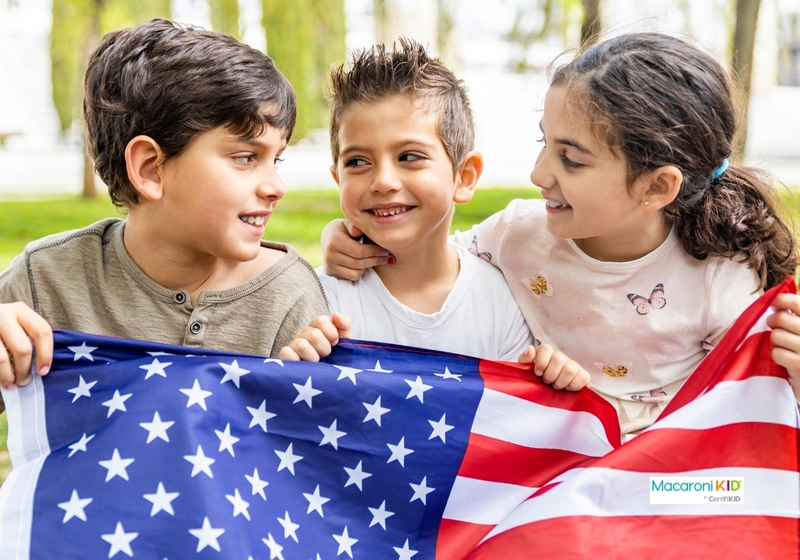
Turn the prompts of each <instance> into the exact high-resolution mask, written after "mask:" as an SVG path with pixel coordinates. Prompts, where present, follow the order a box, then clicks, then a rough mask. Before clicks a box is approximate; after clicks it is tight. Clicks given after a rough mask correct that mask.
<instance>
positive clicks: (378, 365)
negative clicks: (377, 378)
mask: <svg viewBox="0 0 800 560" xmlns="http://www.w3.org/2000/svg"><path fill="white" fill-rule="evenodd" d="M367 371H374V372H376V373H392V371H393V370H391V369H383V368H382V367H381V361H380V360H378V361H376V362H375V367H374V368H372V369H368V370H367Z"/></svg>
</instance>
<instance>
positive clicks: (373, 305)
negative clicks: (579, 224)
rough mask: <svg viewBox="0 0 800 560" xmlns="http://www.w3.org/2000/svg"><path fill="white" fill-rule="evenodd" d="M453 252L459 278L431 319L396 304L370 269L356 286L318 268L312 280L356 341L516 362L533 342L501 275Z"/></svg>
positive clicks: (478, 260) (474, 259) (427, 315)
mask: <svg viewBox="0 0 800 560" xmlns="http://www.w3.org/2000/svg"><path fill="white" fill-rule="evenodd" d="M456 249H457V250H458V257H459V259H460V262H461V269H460V271H459V273H458V278H457V279H456V282H455V284H454V285H453V289H452V290H451V291H450V294H449V295H448V296H447V299H446V300H445V302H444V305H443V306H442V309H441V310H439V311H437V312H436V313H432V314H425V313H419V312H417V311H414V310H413V309H410V308H408V307H407V306H406V305H403V304H402V303H400V302H399V301H397V300H396V299H395V297H394V296H393V295H392V294H391V293H389V290H387V289H386V286H384V285H383V282H381V279H380V277H379V276H378V275H377V274H376V273H375V271H374V270H372V269H369V270H366V271H365V272H364V275H363V276H362V277H361V279H360V280H358V281H356V282H351V281H349V280H340V279H338V278H334V277H332V276H328V275H327V274H325V272H324V271H323V270H322V268H320V269H317V274H318V275H319V278H320V280H321V281H322V286H323V288H324V289H325V295H326V296H327V298H328V304H329V306H330V309H331V311H332V312H333V311H337V312H339V313H342V314H343V315H346V316H347V317H349V318H350V319H351V320H352V322H353V333H354V334H353V336H354V337H355V338H358V339H362V340H374V341H378V342H391V343H394V344H403V345H406V346H416V347H420V348H431V349H435V350H441V351H444V352H452V353H455V354H464V355H468V356H476V357H480V358H489V359H493V360H507V361H514V362H515V361H517V358H518V357H519V355H520V354H522V352H524V351H525V349H526V348H527V347H528V345H529V344H533V337H532V336H531V332H530V330H528V326H527V325H526V323H525V319H524V317H523V316H522V313H520V310H519V307H518V306H517V304H516V302H515V301H514V297H513V296H512V295H511V291H510V290H509V289H508V285H507V284H506V281H505V280H504V279H503V275H502V274H501V273H500V272H499V271H498V270H497V269H495V268H494V267H492V266H490V265H488V264H486V263H485V262H483V261H481V260H480V259H476V258H475V257H473V256H472V255H470V254H469V253H467V251H466V250H465V249H463V248H462V247H456Z"/></svg>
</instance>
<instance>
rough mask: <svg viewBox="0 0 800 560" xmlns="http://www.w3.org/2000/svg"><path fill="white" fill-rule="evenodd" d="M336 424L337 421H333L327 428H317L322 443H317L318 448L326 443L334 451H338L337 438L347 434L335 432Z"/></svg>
mask: <svg viewBox="0 0 800 560" xmlns="http://www.w3.org/2000/svg"><path fill="white" fill-rule="evenodd" d="M336 422H337V420H335V419H334V421H333V423H332V424H331V425H330V427H329V428H326V427H325V426H317V427H318V428H319V431H320V432H322V441H321V442H319V446H320V447H322V446H323V445H325V444H326V443H329V444H331V445H332V446H333V448H334V449H336V450H338V449H339V438H341V437H344V436H346V435H347V433H345V432H342V431H339V430H337V429H336Z"/></svg>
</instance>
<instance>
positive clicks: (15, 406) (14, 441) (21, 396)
mask: <svg viewBox="0 0 800 560" xmlns="http://www.w3.org/2000/svg"><path fill="white" fill-rule="evenodd" d="M2 394H3V402H5V404H6V414H7V415H8V416H7V418H8V426H9V430H8V454H9V456H10V458H11V464H12V466H13V467H14V468H17V467H18V466H20V465H22V464H24V463H26V462H28V461H33V460H34V459H38V458H39V457H44V456H46V455H48V454H49V453H50V444H49V442H48V440H47V423H46V421H45V416H44V385H43V384H42V378H41V377H39V374H37V373H35V372H34V373H32V374H31V382H30V383H28V384H27V385H26V386H25V387H14V388H13V389H11V390H8V391H7V390H5V389H2Z"/></svg>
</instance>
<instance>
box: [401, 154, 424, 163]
mask: <svg viewBox="0 0 800 560" xmlns="http://www.w3.org/2000/svg"><path fill="white" fill-rule="evenodd" d="M423 159H425V157H424V156H422V155H420V154H414V153H406V154H402V155H401V156H400V158H399V160H400V161H422V160H423Z"/></svg>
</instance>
